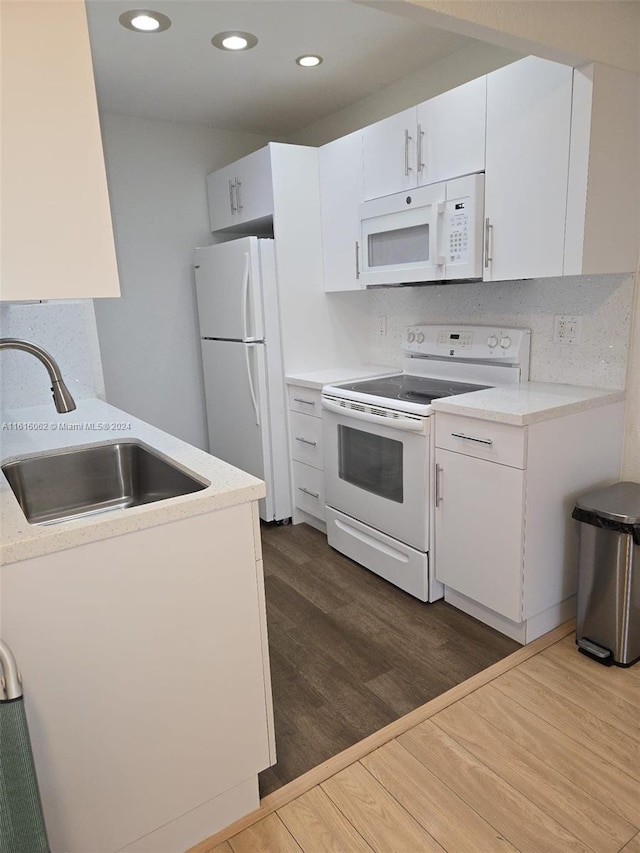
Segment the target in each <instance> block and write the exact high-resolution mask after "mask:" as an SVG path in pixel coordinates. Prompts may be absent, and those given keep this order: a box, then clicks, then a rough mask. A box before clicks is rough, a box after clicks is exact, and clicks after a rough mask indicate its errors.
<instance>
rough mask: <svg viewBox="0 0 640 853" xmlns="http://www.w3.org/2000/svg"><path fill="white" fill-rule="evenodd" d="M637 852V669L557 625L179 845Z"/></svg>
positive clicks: (201, 850) (398, 852)
mask: <svg viewBox="0 0 640 853" xmlns="http://www.w3.org/2000/svg"><path fill="white" fill-rule="evenodd" d="M301 850H302V851H309V853H316V851H318V852H319V851H341V853H342V851H344V853H349V851H371V850H374V851H380V853H405V851H406V853H414V851H442V850H447V851H452V853H476V851H477V853H489V851H494V850H495V851H514V850H518V851H530V853H554V851H558V853H569V851H576V853H577V852H578V851H591V853H593V851H603V853H609V851H610V853H615V851H624V853H640V664H637V665H636V666H634V667H631V668H629V669H621V668H617V667H612V668H606V667H603V666H601V665H600V664H597V663H594V662H592V661H590V660H589V659H587V658H586V657H584V656H582V655H580V654H579V653H578V652H577V650H576V648H575V644H574V635H573V632H572V626H571V625H567V626H563V627H562V628H560V629H557V630H556V631H555V632H552V634H550V635H547V637H544V638H541V639H540V640H537V641H535V643H532V644H530V645H529V646H525V647H524V648H522V649H520V650H518V651H517V652H515V653H514V654H512V655H510V656H509V657H508V658H506V659H505V660H503V661H500V662H498V663H496V664H494V665H493V666H492V667H489V669H487V670H485V671H484V672H482V673H479V674H478V675H475V676H473V677H472V678H471V679H469V680H468V681H467V682H465V683H463V684H460V685H458V686H457V687H454V688H453V689H452V690H450V691H448V692H447V693H446V694H444V695H443V696H440V697H437V698H436V699H434V700H432V701H431V702H428V703H427V704H426V705H424V706H423V707H422V708H419V709H416V711H413V712H412V713H411V714H408V715H407V716H406V717H404V718H402V719H401V720H397V721H396V722H395V723H392V724H391V725H390V726H387V727H386V728H385V729H383V730H382V731H380V732H377V733H376V734H374V735H372V736H371V737H369V738H367V739H365V740H364V741H362V742H361V743H360V744H356V746H354V747H351V748H350V749H348V750H346V751H345V752H344V753H343V754H342V755H341V756H336V757H335V758H334V759H331V760H330V761H328V762H326V763H325V765H324V766H322V767H319V768H316V769H315V770H313V771H311V772H310V773H307V774H306V775H305V776H304V777H301V778H300V779H298V780H295V781H294V782H292V783H290V784H289V785H286V786H284V787H283V788H281V789H280V790H278V791H276V792H275V793H273V794H271V795H269V796H268V797H266V798H265V799H264V800H262V804H261V808H260V809H259V810H258V811H257V812H255V813H253V814H252V815H249V816H247V818H244V819H242V820H241V821H238V822H237V824H235V825H233V826H232V827H230V828H229V829H228V830H227V831H225V832H223V833H218V835H216V836H213V837H212V838H210V839H208V840H207V841H204V842H202V843H201V844H199V845H197V846H196V847H194V848H192V851H191V853H244V851H247V853H261V851H266V853H280V851H283V853H286V852H287V851H301Z"/></svg>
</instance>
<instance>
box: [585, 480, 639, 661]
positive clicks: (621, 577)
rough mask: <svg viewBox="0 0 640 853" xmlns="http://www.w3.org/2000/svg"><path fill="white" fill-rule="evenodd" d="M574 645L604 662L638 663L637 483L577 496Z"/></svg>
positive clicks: (628, 483)
mask: <svg viewBox="0 0 640 853" xmlns="http://www.w3.org/2000/svg"><path fill="white" fill-rule="evenodd" d="M572 516H573V518H575V519H576V520H577V521H579V522H581V524H580V557H579V566H578V612H577V618H576V643H577V644H578V648H579V649H580V651H581V652H583V653H584V654H587V655H589V656H590V657H593V658H594V659H595V660H598V661H600V662H601V663H606V664H612V663H615V664H618V665H619V666H630V665H631V664H632V663H635V662H636V661H637V660H639V659H640V578H639V577H638V574H639V572H640V483H630V482H623V483H616V484H615V485H613V486H608V487H607V488H604V489H598V490H597V491H594V492H589V493H588V494H586V495H582V496H581V497H580V498H579V499H578V500H577V501H576V505H575V508H574V510H573V513H572Z"/></svg>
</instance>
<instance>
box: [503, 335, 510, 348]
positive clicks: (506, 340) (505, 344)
mask: <svg viewBox="0 0 640 853" xmlns="http://www.w3.org/2000/svg"><path fill="white" fill-rule="evenodd" d="M500 346H501V347H502V349H509V347H510V346H511V338H510V337H509V335H505V336H504V338H502V340H501V341H500Z"/></svg>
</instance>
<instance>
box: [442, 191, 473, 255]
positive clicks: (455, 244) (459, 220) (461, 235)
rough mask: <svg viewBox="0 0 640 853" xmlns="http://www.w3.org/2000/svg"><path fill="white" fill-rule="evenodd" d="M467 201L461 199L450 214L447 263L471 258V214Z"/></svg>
mask: <svg viewBox="0 0 640 853" xmlns="http://www.w3.org/2000/svg"><path fill="white" fill-rule="evenodd" d="M466 206H467V205H466V202H464V201H459V202H456V203H455V205H454V209H453V210H452V211H451V213H450V214H449V251H448V255H447V263H450V264H459V263H466V262H467V261H468V259H469V214H468V213H467V210H466Z"/></svg>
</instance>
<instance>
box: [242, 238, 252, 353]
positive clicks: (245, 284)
mask: <svg viewBox="0 0 640 853" xmlns="http://www.w3.org/2000/svg"><path fill="white" fill-rule="evenodd" d="M249 268H250V263H249V252H245V253H244V266H243V268H242V330H243V333H244V334H243V336H242V339H243V340H244V341H247V340H249V322H248V313H249ZM247 358H248V356H247Z"/></svg>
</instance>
